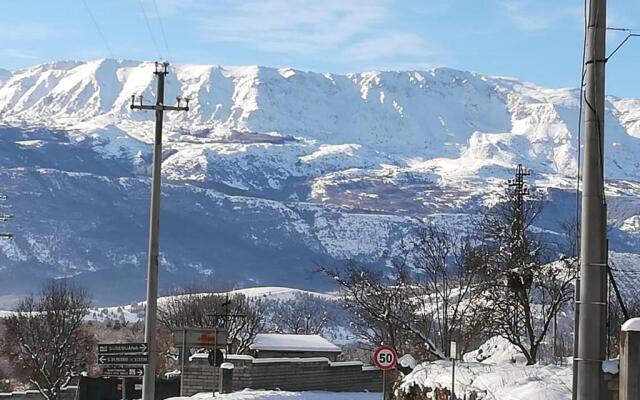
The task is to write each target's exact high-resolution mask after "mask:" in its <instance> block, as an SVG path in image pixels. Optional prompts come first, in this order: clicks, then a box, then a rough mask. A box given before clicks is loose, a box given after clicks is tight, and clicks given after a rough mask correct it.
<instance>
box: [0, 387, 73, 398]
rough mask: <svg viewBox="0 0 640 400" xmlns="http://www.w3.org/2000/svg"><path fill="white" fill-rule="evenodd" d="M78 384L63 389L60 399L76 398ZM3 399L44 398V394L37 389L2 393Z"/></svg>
mask: <svg viewBox="0 0 640 400" xmlns="http://www.w3.org/2000/svg"><path fill="white" fill-rule="evenodd" d="M77 390H78V388H77V387H76V386H69V387H67V388H65V389H62V395H61V396H60V398H61V399H60V400H74V399H75V398H76V391H77ZM0 399H1V400H42V399H44V396H42V395H41V394H40V392H38V391H37V390H27V391H26V392H13V393H0Z"/></svg>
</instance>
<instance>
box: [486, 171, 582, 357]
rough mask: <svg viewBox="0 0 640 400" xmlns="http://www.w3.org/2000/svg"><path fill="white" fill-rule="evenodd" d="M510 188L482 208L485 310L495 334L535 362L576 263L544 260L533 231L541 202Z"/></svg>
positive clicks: (568, 294) (569, 286)
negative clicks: (489, 206)
mask: <svg viewBox="0 0 640 400" xmlns="http://www.w3.org/2000/svg"><path fill="white" fill-rule="evenodd" d="M518 172H519V173H520V168H519V171H518ZM516 176H517V175H516ZM515 181H516V182H518V180H517V179H516V180H515ZM520 183H522V180H520ZM511 187H512V189H510V190H509V191H508V193H507V194H508V196H507V198H506V199H505V200H504V201H503V202H502V203H500V204H498V205H497V206H495V207H494V208H493V209H492V210H488V211H487V212H486V213H485V218H484V222H483V226H482V231H483V235H484V238H483V239H484V240H483V244H482V248H483V254H484V258H485V261H484V271H483V274H484V282H485V285H484V298H485V302H484V305H485V308H484V313H485V315H486V318H487V319H488V320H490V321H492V322H493V323H494V331H495V333H497V334H499V335H500V336H502V337H504V338H505V339H507V340H509V341H510V342H511V343H512V344H514V345H515V346H516V347H518V348H519V349H520V350H521V351H522V353H523V354H524V356H525V357H526V358H527V363H528V364H535V363H536V362H537V359H538V350H539V348H540V345H541V343H542V342H543V340H544V338H545V336H546V334H547V332H548V329H549V326H550V323H551V321H553V319H554V317H555V316H556V314H557V313H558V312H559V311H560V309H561V308H562V307H563V306H564V305H565V304H567V303H568V302H569V301H570V300H571V299H572V296H573V281H574V279H575V275H576V274H575V272H576V271H575V263H574V261H573V260H572V259H568V258H562V259H561V260H560V261H558V262H555V263H550V262H549V259H546V260H545V258H544V252H543V248H542V243H541V242H540V241H539V240H537V239H536V237H535V236H534V234H533V233H532V231H533V222H534V220H535V219H536V217H537V216H538V215H539V212H540V209H541V208H540V202H538V201H532V200H525V197H526V196H528V194H529V192H528V190H526V188H524V187H523V185H522V184H521V185H519V186H518V185H515V187H514V186H511Z"/></svg>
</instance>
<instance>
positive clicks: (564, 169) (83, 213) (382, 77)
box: [0, 59, 640, 301]
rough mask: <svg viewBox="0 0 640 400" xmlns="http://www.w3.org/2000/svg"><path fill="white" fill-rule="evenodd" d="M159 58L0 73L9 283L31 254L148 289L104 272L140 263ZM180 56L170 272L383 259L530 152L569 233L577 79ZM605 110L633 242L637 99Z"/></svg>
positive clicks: (168, 175) (171, 80) (489, 195)
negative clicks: (321, 69)
mask: <svg viewBox="0 0 640 400" xmlns="http://www.w3.org/2000/svg"><path fill="white" fill-rule="evenodd" d="M153 68H154V67H153V63H148V62H136V61H117V60H108V59H102V60H95V61H89V62H79V61H65V62H54V63H49V64H45V65H39V66H34V67H32V68H26V69H23V70H19V71H13V72H11V73H10V75H9V76H8V78H7V80H6V82H4V83H0V142H1V144H2V147H1V148H2V150H0V165H2V166H3V168H4V169H3V170H2V171H0V187H2V190H4V191H6V192H7V194H8V195H9V196H10V198H11V199H12V200H11V202H10V203H11V204H12V205H11V208H12V211H11V212H12V213H13V214H15V215H16V216H17V217H16V219H15V220H14V221H13V222H11V224H10V225H7V226H6V228H7V229H9V230H12V232H14V233H15V239H14V240H13V241H10V242H4V243H0V262H1V263H0V277H4V278H5V279H8V280H9V282H14V283H15V285H14V287H4V288H0V296H2V295H11V294H17V293H20V291H21V290H24V289H25V288H26V289H29V288H31V287H32V286H33V284H34V283H33V282H35V280H33V277H34V276H36V275H37V274H40V275H41V276H43V277H60V276H66V277H72V278H73V279H76V280H79V281H80V282H82V283H83V284H87V285H89V286H91V287H92V288H93V289H95V290H96V291H97V292H96V293H98V296H97V297H98V298H99V300H100V301H110V300H113V298H112V297H113V296H116V295H118V296H120V295H122V296H127V295H131V296H134V295H135V296H139V295H140V290H141V288H142V286H143V285H140V284H139V282H138V283H135V284H134V283H133V282H132V283H130V284H129V283H127V284H123V286H122V293H109V291H108V290H102V289H100V288H96V285H99V283H97V282H93V281H94V280H96V279H101V280H103V282H114V280H118V281H122V280H125V281H126V280H128V279H133V278H131V277H132V276H134V275H135V276H136V277H137V278H136V280H135V281H136V282H137V280H138V279H142V278H143V271H144V264H145V260H146V258H145V257H146V256H145V254H146V244H145V243H146V229H147V228H146V223H147V213H148V190H149V187H148V182H149V174H150V161H151V146H150V143H151V142H152V135H153V115H152V114H151V113H145V112H133V111H132V110H130V109H129V104H130V101H131V95H134V94H135V95H138V94H142V95H144V97H145V99H146V101H147V102H150V101H152V100H153V98H154V96H155V86H154V85H155V83H154V81H153V74H152V72H153ZM171 72H172V73H171V74H170V75H169V76H168V78H167V96H166V98H167V103H172V99H173V98H174V97H175V96H177V95H182V96H187V97H190V98H191V110H190V111H189V112H188V113H169V112H168V113H166V114H165V116H166V122H165V147H164V150H165V151H164V153H163V178H164V180H165V186H164V192H163V203H162V204H163V211H162V213H163V222H162V228H161V233H162V235H163V242H162V243H161V248H162V249H163V251H164V253H163V257H164V259H163V270H164V273H165V275H166V279H168V280H169V281H168V283H167V282H166V281H165V287H169V286H171V285H174V284H175V285H178V284H181V283H183V284H184V283H188V282H189V281H192V280H198V279H205V280H206V279H214V278H215V279H222V280H227V281H231V282H235V283H236V284H237V285H240V286H243V285H255V284H265V285H274V284H278V285H283V286H287V285H290V284H292V283H295V284H296V285H299V286H300V287H303V288H308V289H317V288H326V287H329V286H330V284H329V283H326V282H325V283H322V282H319V281H318V279H317V277H313V276H312V275H310V273H311V271H313V270H314V269H315V268H316V267H315V266H316V264H317V263H318V262H331V263H340V262H344V260H346V259H355V260H359V261H361V262H365V263H371V264H372V265H378V266H384V265H385V264H386V263H387V262H388V258H389V257H390V256H392V255H393V254H395V253H397V251H399V247H400V246H401V243H402V241H403V240H404V239H406V238H407V236H408V235H411V232H413V231H414V230H415V229H416V228H417V227H418V226H419V225H420V224H422V223H429V222H434V223H439V224H446V226H448V227H451V228H452V229H463V228H464V226H465V225H468V224H469V223H470V221H472V220H473V218H475V217H474V216H475V215H476V214H477V212H478V210H480V209H481V208H482V207H483V206H487V205H491V204H492V203H493V202H495V201H496V194H497V193H499V192H500V191H502V190H503V189H504V180H505V179H508V178H510V177H511V175H512V173H513V168H514V167H515V165H516V164H523V165H525V166H526V167H527V168H530V169H532V171H533V175H532V176H531V179H530V184H531V186H533V187H535V188H536V189H537V190H539V191H540V192H541V193H542V194H543V195H544V196H545V198H546V201H547V202H548V203H549V204H548V207H547V211H545V215H544V216H543V218H542V219H541V220H540V222H539V226H538V228H540V230H541V232H550V233H549V237H550V238H551V239H553V240H554V241H555V242H558V241H559V240H560V239H561V237H562V234H561V231H560V227H559V225H560V222H564V220H565V219H568V218H570V217H571V214H572V213H568V212H567V208H568V207H571V209H573V208H574V207H575V184H576V178H575V176H576V171H577V138H576V133H577V120H578V101H579V92H578V90H576V89H571V88H561V89H548V88H543V87H540V86H537V85H535V84H532V83H527V82H522V81H519V80H517V79H514V78H500V77H491V76H487V75H482V74H478V73H470V72H465V71H457V70H454V69H450V68H438V69H432V70H425V71H387V72H363V73H354V74H344V75H341V74H329V73H317V72H305V71H299V70H294V69H291V68H268V67H258V66H248V67H242V66H240V67H221V66H211V65H176V66H173V67H172V70H171ZM0 82H1V75H0ZM170 100H171V101H170ZM605 123H606V128H607V136H606V141H605V154H606V155H607V159H606V164H605V168H606V171H607V176H608V178H609V181H608V185H607V193H608V196H609V210H610V218H609V219H610V221H609V223H610V224H611V227H612V230H611V237H612V249H613V250H616V251H621V252H624V251H627V252H628V251H635V250H637V249H638V245H639V244H640V228H638V226H639V225H638V223H637V220H638V219H639V218H640V201H638V200H636V199H637V197H638V194H639V193H640V182H639V181H638V179H637V176H639V173H640V157H639V156H637V154H640V139H639V138H640V100H635V99H618V98H615V97H611V96H610V97H608V98H607V114H606V119H605ZM43 221H46V223H43ZM559 238H560V239H559ZM229 263H232V264H233V265H234V268H231V269H229V267H228V266H226V265H228V264H229ZM110 274H111V275H113V277H111V278H110V277H109V275H110ZM98 277H99V278H98ZM327 285H329V286H327ZM135 298H136V297H134V298H132V300H133V299H135Z"/></svg>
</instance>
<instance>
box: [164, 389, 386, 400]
mask: <svg viewBox="0 0 640 400" xmlns="http://www.w3.org/2000/svg"><path fill="white" fill-rule="evenodd" d="M189 399H190V400H194V399H197V400H208V399H212V400H213V399H216V400H378V399H380V393H341V392H281V391H275V390H251V389H245V390H243V391H241V392H236V393H230V394H218V393H216V396H215V397H213V395H212V393H200V394H197V395H195V396H193V397H172V398H170V399H168V400H189Z"/></svg>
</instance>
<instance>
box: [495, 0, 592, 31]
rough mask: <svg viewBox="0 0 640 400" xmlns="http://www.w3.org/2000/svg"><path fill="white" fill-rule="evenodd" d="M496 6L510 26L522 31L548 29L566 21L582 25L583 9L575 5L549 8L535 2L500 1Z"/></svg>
mask: <svg viewBox="0 0 640 400" xmlns="http://www.w3.org/2000/svg"><path fill="white" fill-rule="evenodd" d="M498 5H499V6H500V8H502V10H503V12H504V14H505V16H506V17H507V18H508V19H509V21H510V22H511V23H512V25H514V26H515V27H516V28H518V29H520V30H524V31H539V30H545V29H549V28H551V27H553V26H556V25H558V24H563V23H565V22H566V20H571V21H574V22H578V23H582V18H583V7H582V6H581V5H578V4H577V3H576V4H573V5H570V6H559V7H552V8H550V7H543V5H542V4H541V3H540V2H539V1H537V0H502V1H499V2H498Z"/></svg>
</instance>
